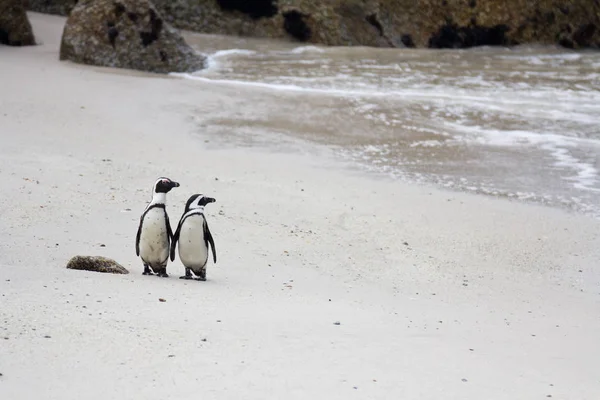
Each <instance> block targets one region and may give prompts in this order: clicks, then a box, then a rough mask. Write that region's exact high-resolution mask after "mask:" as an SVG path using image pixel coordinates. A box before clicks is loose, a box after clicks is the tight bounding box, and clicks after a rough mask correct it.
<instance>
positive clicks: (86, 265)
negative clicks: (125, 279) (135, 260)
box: [67, 256, 129, 274]
mask: <svg viewBox="0 0 600 400" xmlns="http://www.w3.org/2000/svg"><path fill="white" fill-rule="evenodd" d="M67 269H78V270H84V271H94V272H106V273H110V274H128V273H129V271H128V270H127V269H125V268H124V267H123V266H122V265H120V264H119V263H118V262H116V261H115V260H111V259H110V258H106V257H95V256H75V257H73V258H71V259H70V260H69V262H68V263H67Z"/></svg>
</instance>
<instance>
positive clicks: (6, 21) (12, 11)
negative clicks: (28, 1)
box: [0, 0, 35, 46]
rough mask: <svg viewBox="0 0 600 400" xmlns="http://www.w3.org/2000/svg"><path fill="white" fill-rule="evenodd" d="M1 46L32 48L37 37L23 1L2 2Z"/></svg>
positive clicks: (10, 0) (0, 21) (0, 18)
mask: <svg viewBox="0 0 600 400" xmlns="http://www.w3.org/2000/svg"><path fill="white" fill-rule="evenodd" d="M0 44H7V45H9V46H31V45H34V44H35V37H34V36H33V30H32V29H31V24H30V23H29V20H28V19H27V13H26V12H25V7H24V4H23V1H22V0H0Z"/></svg>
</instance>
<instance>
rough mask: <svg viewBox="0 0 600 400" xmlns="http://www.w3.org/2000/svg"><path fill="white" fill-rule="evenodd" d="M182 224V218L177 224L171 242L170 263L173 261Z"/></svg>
mask: <svg viewBox="0 0 600 400" xmlns="http://www.w3.org/2000/svg"><path fill="white" fill-rule="evenodd" d="M182 222H183V218H182V219H181V220H180V221H179V224H177V229H176V230H175V234H174V235H173V241H172V242H171V261H175V247H177V241H178V240H179V231H180V230H181V223H182Z"/></svg>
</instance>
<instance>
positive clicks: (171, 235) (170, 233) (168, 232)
mask: <svg viewBox="0 0 600 400" xmlns="http://www.w3.org/2000/svg"><path fill="white" fill-rule="evenodd" d="M165 222H166V224H167V236H168V237H169V244H171V241H172V240H173V231H172V230H171V222H170V221H169V214H167V210H165Z"/></svg>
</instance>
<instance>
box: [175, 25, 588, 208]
mask: <svg viewBox="0 0 600 400" xmlns="http://www.w3.org/2000/svg"><path fill="white" fill-rule="evenodd" d="M187 39H188V41H189V42H190V43H192V45H193V46H194V47H196V48H197V49H198V50H200V51H202V52H203V53H205V54H207V55H208V56H209V68H207V69H205V70H202V71H199V72H196V73H193V74H177V75H178V76H180V77H183V78H185V79H190V80H199V81H203V82H209V83H211V84H214V85H228V86H233V87H236V86H239V87H246V88H248V87H249V88H255V89H256V91H257V92H260V93H261V96H260V97H259V100H257V101H254V104H252V106H250V105H248V106H246V105H244V104H241V103H238V104H236V107H238V108H237V110H238V112H237V113H229V114H228V115H229V116H228V117H227V120H225V119H224V118H214V119H213V120H212V122H211V123H215V124H222V125H224V126H225V125H227V126H229V127H235V128H236V129H238V130H241V131H243V132H246V133H247V132H249V131H251V130H254V131H260V132H261V133H262V134H263V135H264V134H266V135H269V134H273V135H274V136H273V138H276V137H279V136H278V135H288V136H290V137H295V138H300V139H302V140H305V141H309V142H314V143H315V144H318V145H321V146H328V147H329V148H330V149H332V151H333V152H334V153H335V154H336V155H337V156H338V157H340V158H342V159H344V160H347V161H350V162H353V163H355V165H357V166H359V167H360V168H363V169H365V170H368V171H372V172H374V173H383V174H386V175H389V176H391V177H393V178H395V179H402V180H406V181H411V182H423V183H432V184H435V185H440V186H443V187H446V188H450V189H454V190H462V191H469V192H476V193H481V194H483V195H492V196H501V197H508V198H514V199H520V200H523V201H533V202H538V203H543V204H546V205H550V206H558V207H563V208H567V209H570V210H574V211H576V212H582V213H585V214H588V215H590V216H592V217H596V218H600V53H598V52H586V51H580V52H576V51H570V50H565V49H560V48H554V47H535V46H533V47H517V48H512V49H506V48H485V47H482V48H475V49H468V50H426V49H373V48H365V47H348V48H346V47H344V48H340V47H336V48H327V47H317V46H303V45H300V44H295V43H287V42H279V41H274V40H259V39H247V38H234V37H226V36H217V35H199V34H193V35H190V36H189V37H188V38H187ZM232 115H233V116H232ZM232 118H233V119H236V121H231V119H232Z"/></svg>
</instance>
